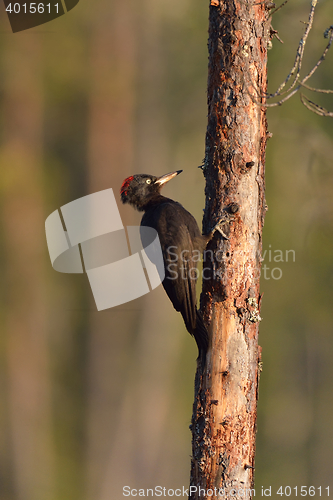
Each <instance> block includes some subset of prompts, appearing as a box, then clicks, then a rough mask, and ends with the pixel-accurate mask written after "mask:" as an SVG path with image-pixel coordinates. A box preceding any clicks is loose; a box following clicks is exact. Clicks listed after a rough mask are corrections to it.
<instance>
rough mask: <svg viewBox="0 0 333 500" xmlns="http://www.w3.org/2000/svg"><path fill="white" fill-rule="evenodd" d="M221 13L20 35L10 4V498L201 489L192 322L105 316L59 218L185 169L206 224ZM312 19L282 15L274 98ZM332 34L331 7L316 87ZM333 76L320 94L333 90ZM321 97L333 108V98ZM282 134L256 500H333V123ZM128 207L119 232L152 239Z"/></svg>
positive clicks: (105, 1) (144, 315) (269, 228)
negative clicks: (65, 250)
mask: <svg viewBox="0 0 333 500" xmlns="http://www.w3.org/2000/svg"><path fill="white" fill-rule="evenodd" d="M207 4H208V2H203V1H202V0H191V1H190V0H182V1H181V2H179V1H176V0H160V1H159V2H156V1H154V0H127V1H126V2H124V1H122V0H94V2H87V1H84V0H81V1H80V2H79V4H78V5H77V7H75V9H73V10H72V11H71V12H69V13H68V14H66V15H65V16H63V17H61V18H59V19H57V20H55V21H53V22H51V23H49V24H46V25H43V26H40V27H38V28H34V29H31V30H28V31H25V32H21V33H17V34H15V35H14V34H12V33H11V30H10V26H9V22H8V20H7V18H6V15H5V10H4V5H3V4H2V3H0V15H1V21H0V71H1V77H0V102H1V118H0V120H1V122H0V127H1V131H0V133H1V144H0V163H1V177H0V179H1V180H0V190H1V227H0V231H1V245H0V271H1V285H0V286H1V299H2V300H1V309H0V313H1V316H0V321H1V337H0V399H1V406H0V499H1V500H60V499H61V500H113V499H115V500H118V499H119V498H122V488H123V486H125V485H127V486H130V487H132V488H148V487H154V486H157V485H161V486H165V487H167V488H174V489H175V488H179V487H180V488H181V487H182V486H183V485H184V486H187V485H188V481H189V468H190V454H191V434H190V431H189V428H188V426H189V424H190V420H191V413H192V401H193V381H194V374H195V366H196V363H195V358H196V348H195V344H194V342H193V340H192V339H191V338H190V336H189V335H188V334H187V332H186V331H185V328H184V326H183V324H182V320H181V317H180V316H179V315H177V314H176V312H174V310H173V308H172V305H171V303H170V302H169V300H168V299H167V297H166V296H165V293H164V291H163V289H162V287H159V288H158V289H156V290H155V291H154V292H152V293H150V294H148V295H147V296H145V297H142V298H140V299H138V300H136V301H133V302H131V303H128V304H125V305H122V306H120V307H116V308H114V309H109V310H106V311H103V312H97V311H96V308H95V305H94V302H93V299H92V295H91V291H90V288H89V285H88V281H87V279H86V276H84V275H65V274H60V273H57V272H55V271H54V270H53V269H52V267H51V264H50V261H49V257H48V252H47V247H46V241H45V235H44V221H45V219H46V217H47V216H48V215H49V214H50V213H51V212H53V211H54V210H55V209H57V208H59V207H60V206H61V205H63V204H65V203H68V202H70V201H72V200H74V199H76V198H79V197H81V196H84V195H86V194H88V193H92V192H95V191H99V190H102V189H106V188H109V187H112V188H113V189H114V190H115V192H116V193H118V192H119V187H120V185H121V183H122V180H123V179H124V178H125V177H128V176H129V175H131V174H133V173H139V172H144V173H151V174H155V175H161V174H164V173H166V172H169V171H171V170H176V169H183V170H184V172H183V174H182V175H181V176H179V177H177V179H176V180H175V181H173V182H172V183H170V185H168V187H166V188H165V192H166V194H167V195H169V196H170V197H173V198H175V199H177V200H178V201H180V202H181V203H182V204H183V205H184V206H185V207H186V208H187V209H188V210H190V211H191V212H192V213H193V214H194V215H195V216H196V218H197V220H198V222H199V224H200V223H201V219H202V209H203V206H204V195H203V191H204V179H203V175H202V172H201V171H200V170H199V169H198V168H197V166H198V165H200V164H201V160H202V158H203V157H204V138H205V128H206V121H207V118H206V115H207V111H206V77H207V25H208V21H207V18H208V5H207ZM309 5H310V2H309V1H308V0H290V1H289V3H288V4H287V5H286V6H285V7H284V8H283V9H282V10H281V11H280V12H279V13H277V14H276V16H275V17H274V20H273V27H274V28H275V29H277V30H278V31H279V35H280V37H281V38H282V40H283V41H284V44H283V45H282V44H280V43H279V42H278V41H277V40H274V41H273V48H272V49H271V50H270V52H269V88H270V90H271V91H274V90H275V89H276V87H277V86H278V84H279V83H280V82H281V81H282V80H283V79H284V78H285V77H286V75H287V74H288V72H289V69H290V67H291V66H292V64H293V61H294V58H295V52H296V48H297V46H298V40H299V39H300V37H301V34H302V33H303V30H304V24H302V23H301V22H300V21H307V18H308V11H309ZM331 24H333V5H332V1H331V0H320V1H319V2H318V7H317V12H316V18H315V24H314V28H313V31H312V33H311V35H310V37H309V40H308V44H307V49H306V56H305V59H304V71H305V70H306V69H310V68H311V67H312V65H313V64H314V63H315V62H316V60H317V59H318V58H319V57H320V55H321V53H322V50H323V48H324V47H325V45H326V43H327V42H326V40H324V38H323V33H324V31H325V29H326V28H327V27H328V26H329V25H331ZM332 61H333V54H332V53H331V54H329V56H328V57H327V60H326V61H325V62H324V63H323V64H322V66H321V67H320V69H319V71H318V72H317V74H316V75H315V76H314V77H313V79H312V80H311V81H310V82H309V83H310V85H311V84H312V85H313V86H317V87H319V88H333V63H332ZM308 95H309V96H310V94H308ZM310 97H313V96H310ZM314 97H315V98H316V99H317V102H319V103H320V104H321V105H324V106H325V107H328V108H330V109H331V110H332V109H333V98H332V96H327V95H326V96H325V95H319V96H314ZM268 122H269V130H270V131H271V132H272V133H273V138H272V139H270V141H269V144H268V149H267V168H266V170H267V192H266V199H267V204H268V207H269V210H268V212H267V216H266V222H265V228H264V250H266V256H265V261H264V264H266V266H267V270H266V279H265V278H264V277H262V292H264V297H263V302H262V317H263V321H262V322H261V324H260V344H261V346H262V348H263V355H262V358H263V371H262V375H261V381H260V397H259V407H258V437H257V455H256V488H257V496H259V494H260V491H261V486H264V487H265V488H268V487H269V486H272V496H273V498H274V497H275V498H278V496H277V495H276V494H275V491H276V490H277V488H278V487H279V486H283V488H284V487H285V486H290V487H292V488H293V487H295V486H298V488H300V487H301V486H302V485H305V486H310V485H313V486H315V487H319V486H321V487H322V496H325V495H327V490H325V488H326V487H327V486H331V488H333V465H332V464H333V426H332V412H333V393H332V384H333V362H332V353H333V328H332V325H333V313H332V311H333V304H332V287H333V272H332V271H333V251H332V248H333V236H332V228H333V210H332V208H333V169H332V167H333V165H332V159H333V142H332V139H333V120H332V118H323V117H319V116H317V115H315V114H313V113H311V112H310V111H308V110H307V109H305V108H304V107H303V106H302V104H301V103H300V100H299V97H297V96H296V97H294V98H293V99H292V100H290V101H288V102H287V103H286V104H285V105H284V106H282V107H277V108H273V109H270V110H269V111H268ZM118 199H119V198H118ZM119 206H120V205H119ZM120 209H121V215H122V218H123V222H124V224H137V223H139V221H140V214H139V213H135V212H134V210H133V209H132V208H131V207H128V206H120ZM287 250H293V251H294V252H295V253H294V254H293V253H292V252H291V253H290V252H289V253H288V257H289V259H288V262H287V261H286V251H287ZM269 251H271V253H269ZM293 255H295V259H294V258H293ZM274 257H275V259H276V260H275V261H274ZM268 268H269V270H268ZM275 268H278V270H275V271H274V269H275ZM272 271H273V274H272ZM281 272H282V276H281V278H280V279H274V277H279V276H280V275H281ZM318 491H319V490H317V492H318ZM330 493H331V494H333V489H332V490H331V492H330ZM293 495H294V490H293V493H292V495H291V496H293ZM299 495H300V493H299V492H298V496H299Z"/></svg>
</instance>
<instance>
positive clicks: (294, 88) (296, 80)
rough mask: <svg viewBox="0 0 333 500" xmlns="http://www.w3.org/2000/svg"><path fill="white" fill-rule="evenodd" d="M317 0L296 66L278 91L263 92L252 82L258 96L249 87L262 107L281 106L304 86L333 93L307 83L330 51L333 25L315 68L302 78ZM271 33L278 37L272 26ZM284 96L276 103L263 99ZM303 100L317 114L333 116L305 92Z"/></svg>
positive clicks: (328, 29) (301, 43)
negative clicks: (304, 58)
mask: <svg viewBox="0 0 333 500" xmlns="http://www.w3.org/2000/svg"><path fill="white" fill-rule="evenodd" d="M317 1H318V0H311V10H310V13H309V21H308V22H307V23H306V29H305V32H304V35H303V37H302V38H301V40H300V42H299V45H298V49H297V52H296V58H295V62H294V66H293V67H292V69H291V71H290V72H289V74H288V76H287V78H286V79H285V80H284V81H283V82H282V83H281V84H280V86H279V87H278V89H277V90H276V92H274V93H272V94H269V93H266V94H263V93H261V92H260V91H259V90H258V89H257V88H256V84H255V83H254V82H252V85H251V86H252V88H253V89H254V91H255V93H256V97H255V96H253V95H251V92H250V91H249V89H248V94H249V96H250V97H251V99H252V101H253V102H255V103H256V104H258V105H260V106H261V107H266V108H270V107H276V106H281V105H282V104H283V103H284V102H286V101H287V100H288V99H290V98H291V97H292V96H293V95H295V94H296V93H297V92H298V91H299V90H300V89H301V88H302V87H304V88H306V89H308V90H310V91H313V92H318V93H322V94H332V93H333V90H324V89H317V88H314V87H310V86H309V85H306V83H305V82H307V81H308V80H309V79H310V78H311V76H313V75H314V73H315V72H316V71H317V69H318V67H319V66H320V65H321V63H322V62H323V61H324V60H325V57H326V55H327V53H328V51H329V49H330V47H331V45H332V43H333V25H331V26H330V27H329V28H327V29H326V30H325V33H324V37H325V38H329V41H328V44H327V45H326V47H325V49H324V51H323V53H322V55H321V57H320V59H319V60H318V62H317V63H316V64H315V65H314V66H313V68H312V69H311V70H310V71H309V73H308V74H307V75H306V76H304V77H303V78H302V79H301V78H300V72H301V69H302V62H303V57H304V50H305V45H306V41H307V38H308V36H309V33H310V31H311V28H312V26H313V19H314V12H315V7H316V5H317ZM285 3H286V2H284V3H283V4H281V6H280V7H283V5H285ZM270 33H271V36H276V37H277V35H276V33H277V32H276V30H274V29H273V28H272V27H271V28H270ZM277 38H278V37H277ZM278 39H279V38H278ZM280 41H281V40H280ZM295 73H296V74H295ZM292 77H293V81H292V83H291V84H290V86H289V88H288V89H287V90H284V91H283V89H284V87H285V86H286V85H287V83H288V82H289V81H290V80H291V78H292ZM282 96H285V97H283V98H282V99H280V100H279V101H278V102H275V103H269V104H268V103H267V102H263V100H266V99H272V98H274V97H282ZM301 101H302V103H303V104H304V105H305V106H306V107H307V108H308V109H311V110H312V111H314V112H315V113H317V114H320V115H321V116H333V115H332V113H331V112H329V111H327V110H326V109H325V108H322V107H321V106H319V105H317V104H315V103H314V102H312V101H310V100H309V99H308V98H307V97H305V96H304V95H303V94H302V95H301Z"/></svg>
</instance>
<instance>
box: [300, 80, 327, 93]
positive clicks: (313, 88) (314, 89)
mask: <svg viewBox="0 0 333 500" xmlns="http://www.w3.org/2000/svg"><path fill="white" fill-rule="evenodd" d="M299 84H300V85H301V86H302V87H304V88H306V89H308V90H311V92H319V93H320V94H333V90H331V89H316V88H315V87H310V86H309V85H306V84H305V83H303V82H299Z"/></svg>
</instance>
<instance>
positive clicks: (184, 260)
mask: <svg viewBox="0 0 333 500" xmlns="http://www.w3.org/2000/svg"><path fill="white" fill-rule="evenodd" d="M161 198H162V197H161ZM141 225H142V226H149V227H153V228H154V229H156V231H157V232H158V235H159V239H160V243H161V247H162V252H163V258H164V267H165V278H164V280H163V287H164V289H165V291H166V293H167V294H168V297H169V298H170V300H171V302H172V304H173V306H174V308H175V309H176V311H179V312H180V313H181V315H182V316H183V319H184V322H185V325H186V328H187V330H188V331H189V333H190V334H191V335H193V336H194V337H195V340H196V342H197V345H198V348H199V352H201V351H203V352H206V351H207V347H208V333H207V330H206V327H205V325H204V323H203V320H202V317H201V315H200V313H199V312H198V310H197V308H196V278H197V271H196V265H197V261H198V260H199V259H198V256H199V251H200V252H201V251H202V250H203V246H204V245H203V241H204V240H203V237H202V235H201V232H200V230H199V227H198V224H197V222H196V220H195V219H194V217H193V216H192V215H191V214H190V213H189V212H188V211H187V210H185V208H184V207H183V206H182V205H181V204H180V203H177V202H175V201H173V200H170V199H169V198H164V197H163V200H160V202H159V203H157V204H154V205H153V206H150V207H149V208H148V209H147V210H146V212H145V214H144V216H143V217H142V221H141Z"/></svg>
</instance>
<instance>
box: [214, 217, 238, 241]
mask: <svg viewBox="0 0 333 500" xmlns="http://www.w3.org/2000/svg"><path fill="white" fill-rule="evenodd" d="M233 220H235V217H234V216H233V215H231V214H225V215H224V216H223V217H222V218H221V219H220V220H219V222H218V223H217V224H216V225H215V226H214V227H213V229H212V230H211V232H210V234H209V236H210V239H211V238H212V237H213V236H214V234H215V231H218V232H219V233H220V234H221V235H222V236H223V238H224V239H226V240H228V239H229V236H227V235H226V234H225V232H224V230H223V226H224V225H226V224H230V222H231V221H233Z"/></svg>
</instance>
